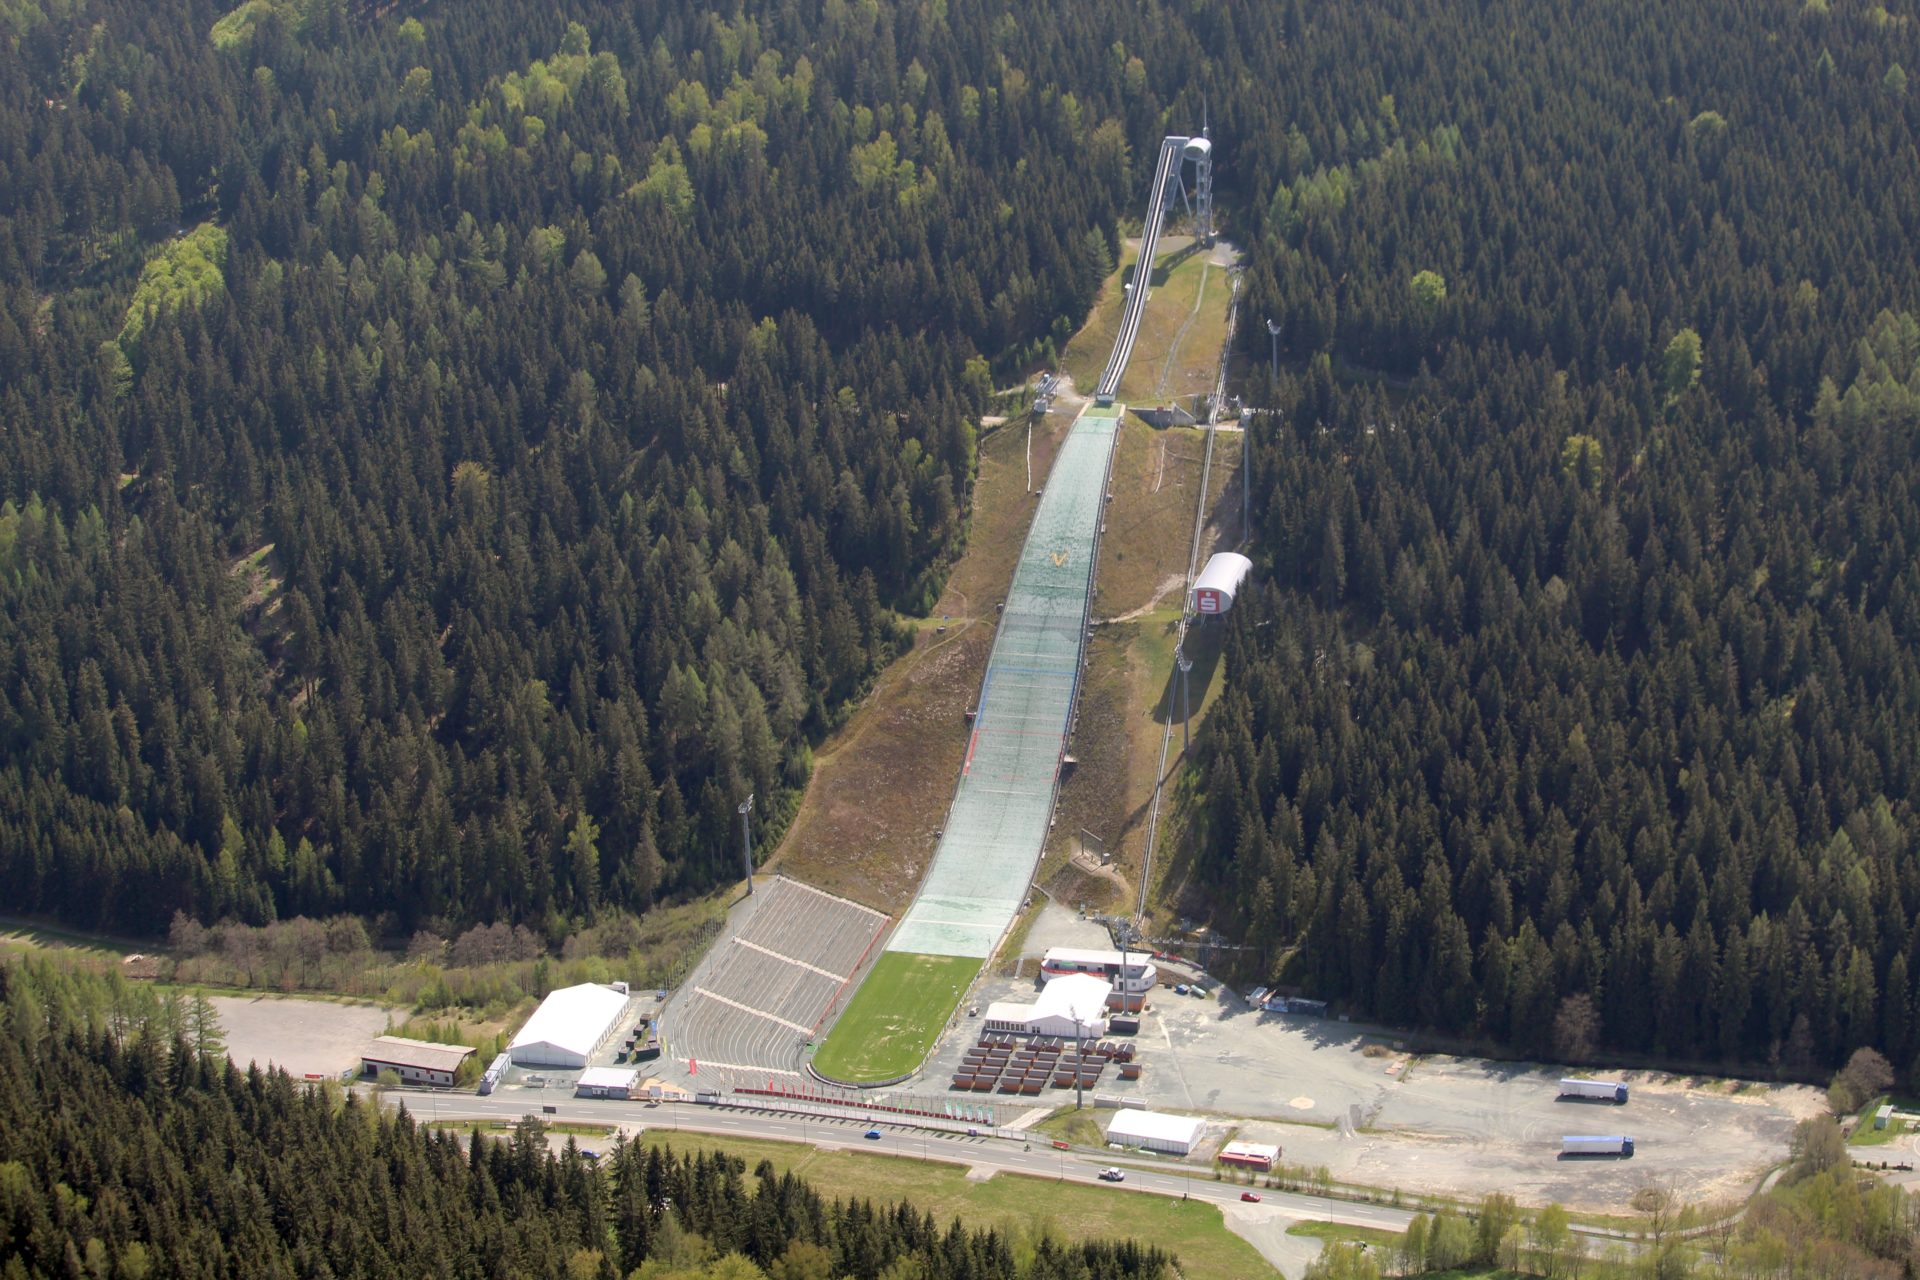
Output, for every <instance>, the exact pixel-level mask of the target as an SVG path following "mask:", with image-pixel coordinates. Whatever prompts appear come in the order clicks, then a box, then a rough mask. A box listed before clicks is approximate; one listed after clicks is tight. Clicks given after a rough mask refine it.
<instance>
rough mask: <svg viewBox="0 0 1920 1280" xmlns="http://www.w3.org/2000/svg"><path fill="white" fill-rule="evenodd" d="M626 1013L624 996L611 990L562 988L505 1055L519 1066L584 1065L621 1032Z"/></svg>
mask: <svg viewBox="0 0 1920 1280" xmlns="http://www.w3.org/2000/svg"><path fill="white" fill-rule="evenodd" d="M626 1013H627V997H626V994H625V993H624V992H620V991H615V990H614V989H613V988H612V987H603V986H600V985H598V984H596V983H591V982H583V983H581V984H580V985H579V986H577V987H562V988H561V989H560V990H558V991H556V992H554V993H553V994H552V995H550V996H548V997H547V998H546V999H545V1000H542V1001H541V1002H540V1007H539V1008H538V1009H535V1010H534V1011H533V1016H532V1017H531V1018H528V1019H527V1025H526V1026H524V1027H521V1028H520V1034H519V1035H517V1036H515V1037H514V1038H513V1043H512V1044H510V1045H508V1046H507V1053H508V1055H509V1056H510V1057H511V1058H512V1059H513V1063H514V1065H515V1066H517V1067H572V1068H576V1069H577V1068H580V1067H584V1066H586V1065H587V1063H588V1062H590V1061H591V1060H592V1058H593V1055H594V1054H595V1053H597V1052H599V1050H600V1048H601V1047H602V1046H603V1045H605V1044H606V1043H607V1041H609V1040H611V1039H612V1038H613V1037H614V1035H615V1034H616V1033H617V1032H618V1031H619V1030H620V1025H621V1023H622V1022H624V1021H625V1019H626Z"/></svg>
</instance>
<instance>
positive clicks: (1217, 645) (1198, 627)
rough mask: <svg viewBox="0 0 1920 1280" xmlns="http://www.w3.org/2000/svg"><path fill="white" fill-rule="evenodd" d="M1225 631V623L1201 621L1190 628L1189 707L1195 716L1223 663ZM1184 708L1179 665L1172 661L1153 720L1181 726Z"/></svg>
mask: <svg viewBox="0 0 1920 1280" xmlns="http://www.w3.org/2000/svg"><path fill="white" fill-rule="evenodd" d="M1168 625H1169V626H1177V625H1178V624H1174V623H1169V624H1168ZM1226 634H1227V629H1226V627H1225V626H1212V625H1208V624H1206V623H1204V622H1199V621H1196V622H1195V623H1194V625H1193V626H1191V627H1189V628H1187V638H1186V642H1185V643H1186V653H1187V657H1188V658H1189V659H1190V660H1191V661H1192V662H1193V670H1192V671H1190V672H1188V673H1187V679H1188V680H1189V681H1190V682H1191V684H1190V687H1189V689H1188V693H1189V695H1190V697H1191V700H1192V705H1191V706H1190V707H1188V708H1186V710H1187V711H1188V712H1189V713H1190V714H1191V715H1193V716H1195V717H1198V716H1199V714H1200V708H1201V706H1202V705H1203V704H1204V703H1205V702H1206V700H1207V690H1208V689H1209V688H1211V687H1212V686H1213V673H1214V669H1215V668H1216V667H1218V666H1219V665H1220V650H1221V645H1222V643H1223V642H1224V641H1225V639H1226ZM1181 710H1182V709H1181V706H1180V668H1179V666H1178V665H1170V666H1169V667H1168V668H1167V679H1166V682H1165V683H1164V684H1162V685H1161V686H1160V700H1159V701H1158V702H1156V703H1154V706H1153V719H1154V723H1156V724H1168V723H1171V724H1172V725H1173V727H1174V728H1176V729H1178V728H1180V727H1181Z"/></svg>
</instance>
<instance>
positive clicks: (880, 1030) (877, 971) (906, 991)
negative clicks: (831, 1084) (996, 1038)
mask: <svg viewBox="0 0 1920 1280" xmlns="http://www.w3.org/2000/svg"><path fill="white" fill-rule="evenodd" d="M979 972H980V961H979V960H978V959H975V958H973V957H971V956H928V955H916V954H914V953H912V952H908V951H888V952H884V953H882V954H881V956H880V958H879V959H878V960H876V961H874V965H873V972H871V973H869V974H868V975H867V980H866V981H865V982H864V983H862V984H861V985H860V989H859V990H858V991H856V992H854V995H853V1000H852V1001H851V1002H850V1003H849V1004H848V1005H847V1011H846V1012H845V1013H843V1014H841V1015H840V1020H839V1021H838V1022H836V1023H834V1024H833V1030H832V1031H831V1032H829V1033H828V1035H827V1039H826V1042H825V1043H824V1044H822V1045H821V1046H820V1048H819V1051H818V1052H816V1053H815V1054H814V1055H813V1065H814V1069H815V1070H817V1071H819V1072H820V1074H822V1075H824V1076H828V1077H830V1078H832V1079H835V1080H845V1081H847V1082H848V1083H849V1084H864V1083H867V1082H869V1081H875V1080H891V1079H893V1078H894V1077H896V1076H903V1075H905V1074H907V1072H909V1071H912V1070H913V1069H914V1068H915V1067H917V1066H919V1065H920V1060H921V1059H922V1058H924V1057H926V1056H927V1050H928V1049H930V1048H932V1047H933V1040H934V1037H935V1036H937V1035H939V1034H940V1028H941V1027H943V1026H945V1025H946V1022H947V1019H948V1017H950V1016H951V1015H952V1013H953V1011H954V1009H955V1007H956V1006H958V1005H959V1003H960V997H961V996H962V995H964V994H966V990H967V984H968V983H970V982H972V981H973V977H974V975H975V974H977V973H979Z"/></svg>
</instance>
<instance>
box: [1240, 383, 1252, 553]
mask: <svg viewBox="0 0 1920 1280" xmlns="http://www.w3.org/2000/svg"><path fill="white" fill-rule="evenodd" d="M1252 434H1253V415H1252V414H1251V413H1248V412H1247V411H1246V410H1245V409H1244V408H1243V409H1241V410H1240V542H1241V545H1243V546H1244V545H1246V544H1248V543H1250V542H1252V541H1253V471H1252V470H1251V469H1250V464H1251V463H1252V462H1253V442H1252V440H1251V439H1249V437H1250V436H1251V435H1252Z"/></svg>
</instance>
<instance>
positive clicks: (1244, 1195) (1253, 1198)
mask: <svg viewBox="0 0 1920 1280" xmlns="http://www.w3.org/2000/svg"><path fill="white" fill-rule="evenodd" d="M1240 1198H1241V1199H1242V1200H1245V1201H1246V1202H1247V1203H1248V1204H1259V1203H1260V1197H1259V1196H1257V1195H1255V1194H1254V1193H1253V1192H1251V1191H1242V1192H1241V1193H1240Z"/></svg>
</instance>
